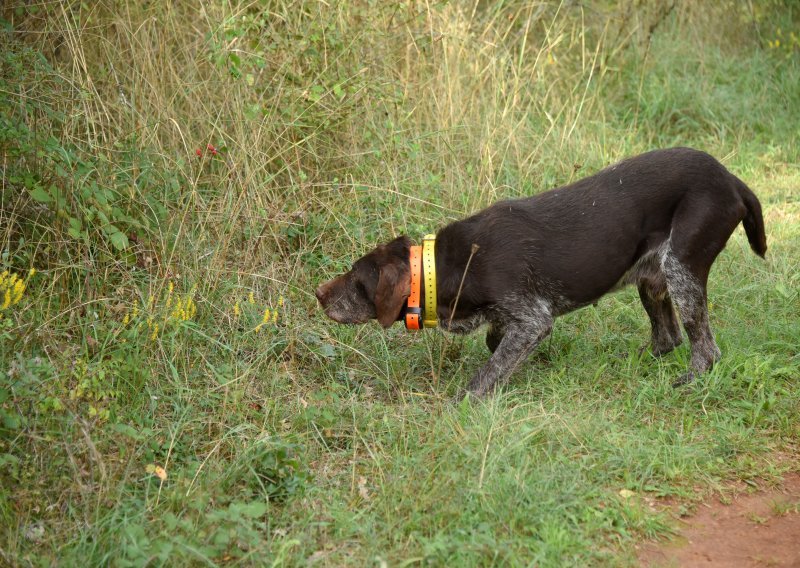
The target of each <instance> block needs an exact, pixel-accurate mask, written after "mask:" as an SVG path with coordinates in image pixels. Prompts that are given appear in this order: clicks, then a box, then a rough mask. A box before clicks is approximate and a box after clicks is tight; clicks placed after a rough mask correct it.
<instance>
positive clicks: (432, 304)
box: [403, 235, 439, 329]
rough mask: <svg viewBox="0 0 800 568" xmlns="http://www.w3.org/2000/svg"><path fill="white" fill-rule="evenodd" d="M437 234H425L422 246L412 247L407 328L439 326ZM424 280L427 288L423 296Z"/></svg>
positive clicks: (405, 315) (406, 309) (409, 259)
mask: <svg viewBox="0 0 800 568" xmlns="http://www.w3.org/2000/svg"><path fill="white" fill-rule="evenodd" d="M435 244H436V235H425V238H424V239H423V244H422V246H414V247H410V249H409V253H408V263H409V265H410V266H411V293H410V294H409V296H408V300H406V306H405V313H404V317H403V319H404V321H405V324H406V329H422V328H425V327H437V326H438V325H439V322H438V321H437V320H436V258H435ZM423 282H424V283H425V286H424V288H425V290H424V296H423V290H422V288H423Z"/></svg>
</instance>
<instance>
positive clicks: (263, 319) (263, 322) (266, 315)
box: [261, 308, 269, 325]
mask: <svg viewBox="0 0 800 568" xmlns="http://www.w3.org/2000/svg"><path fill="white" fill-rule="evenodd" d="M268 323H269V308H267V309H265V310H264V317H263V318H262V319H261V324H262V325H264V324H268Z"/></svg>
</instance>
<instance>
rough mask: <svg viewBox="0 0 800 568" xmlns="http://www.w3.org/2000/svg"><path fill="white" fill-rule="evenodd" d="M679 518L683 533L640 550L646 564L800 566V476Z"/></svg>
mask: <svg viewBox="0 0 800 568" xmlns="http://www.w3.org/2000/svg"><path fill="white" fill-rule="evenodd" d="M742 486H743V487H744V484H742ZM743 487H742V488H743ZM737 489H739V488H737ZM673 510H675V509H674V508H673ZM679 523H680V525H679V528H678V536H677V537H675V538H673V539H671V540H670V541H667V542H663V543H649V544H647V545H644V546H642V547H641V548H640V549H639V550H638V551H637V555H638V558H639V563H640V564H641V566H647V567H652V568H668V567H694V566H700V567H703V568H706V567H708V568H712V567H713V568H722V567H725V568H728V567H731V568H748V567H758V568H766V567H770V568H777V567H789V566H791V567H800V475H798V474H796V473H794V474H789V475H787V476H786V477H785V478H784V480H783V484H782V485H781V486H780V487H779V488H774V489H768V490H764V491H758V492H756V493H751V494H738V495H735V496H733V497H731V498H728V499H724V500H720V499H719V498H715V499H714V500H713V501H711V502H707V503H703V504H701V505H699V506H698V507H697V510H696V511H695V513H694V514H692V515H691V516H689V517H683V518H680V519H679Z"/></svg>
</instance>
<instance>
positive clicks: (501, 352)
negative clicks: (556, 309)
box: [469, 312, 553, 397]
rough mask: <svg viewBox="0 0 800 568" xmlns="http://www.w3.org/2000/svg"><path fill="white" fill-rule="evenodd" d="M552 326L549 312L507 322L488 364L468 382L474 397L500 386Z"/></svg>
mask: <svg viewBox="0 0 800 568" xmlns="http://www.w3.org/2000/svg"><path fill="white" fill-rule="evenodd" d="M552 327H553V318H552V317H551V316H550V314H549V312H541V313H537V314H536V315H535V317H530V318H525V319H524V320H516V321H514V322H513V323H508V324H507V325H506V329H505V335H504V336H503V338H502V339H501V340H500V343H499V344H498V345H497V348H496V349H495V350H494V353H492V356H491V357H490V358H489V361H488V362H487V363H486V364H485V365H484V366H483V367H482V368H481V369H480V370H479V371H478V372H477V373H476V374H475V376H474V377H473V378H472V380H471V381H470V383H469V391H470V392H471V393H472V394H473V395H475V396H478V397H483V396H485V395H486V394H488V393H489V392H490V391H491V390H492V389H493V388H495V387H496V386H498V385H501V384H503V383H504V382H506V381H507V380H508V378H509V377H510V376H511V373H513V372H514V369H516V368H517V366H518V365H519V364H520V363H522V362H524V361H525V360H526V359H527V358H528V355H530V354H531V352H532V351H533V350H534V349H535V348H536V346H537V345H538V344H539V343H540V342H541V341H542V339H544V338H545V337H547V334H549V333H550V330H551V329H552Z"/></svg>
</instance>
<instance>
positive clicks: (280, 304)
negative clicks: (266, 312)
mask: <svg viewBox="0 0 800 568" xmlns="http://www.w3.org/2000/svg"><path fill="white" fill-rule="evenodd" d="M278 307H279V308H282V307H283V296H278Z"/></svg>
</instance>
